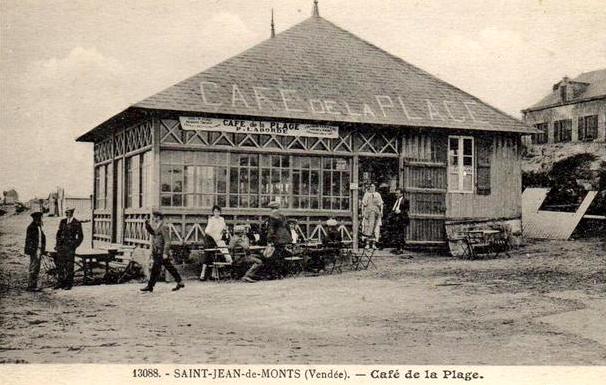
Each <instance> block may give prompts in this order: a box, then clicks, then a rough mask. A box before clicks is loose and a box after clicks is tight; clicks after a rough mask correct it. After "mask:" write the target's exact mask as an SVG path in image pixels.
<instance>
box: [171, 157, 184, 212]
mask: <svg viewBox="0 0 606 385" xmlns="http://www.w3.org/2000/svg"><path fill="white" fill-rule="evenodd" d="M171 170H172V171H171V173H172V191H173V192H182V191H183V170H182V169H181V167H174V166H173V168H172V169H171ZM173 203H174V202H173Z"/></svg>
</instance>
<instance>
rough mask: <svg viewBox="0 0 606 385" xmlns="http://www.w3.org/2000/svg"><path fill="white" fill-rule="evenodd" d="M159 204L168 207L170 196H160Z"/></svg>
mask: <svg viewBox="0 0 606 385" xmlns="http://www.w3.org/2000/svg"><path fill="white" fill-rule="evenodd" d="M160 204H161V205H162V206H170V194H162V196H161V198H160Z"/></svg>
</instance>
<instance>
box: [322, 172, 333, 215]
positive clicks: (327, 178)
mask: <svg viewBox="0 0 606 385" xmlns="http://www.w3.org/2000/svg"><path fill="white" fill-rule="evenodd" d="M323 179H324V180H323V183H322V187H323V190H322V195H331V194H330V187H331V186H330V171H324V178H323ZM324 208H326V207H324Z"/></svg>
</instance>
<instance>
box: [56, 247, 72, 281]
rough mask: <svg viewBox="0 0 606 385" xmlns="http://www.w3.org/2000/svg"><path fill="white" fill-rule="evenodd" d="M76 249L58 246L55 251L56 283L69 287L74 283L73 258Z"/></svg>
mask: <svg viewBox="0 0 606 385" xmlns="http://www.w3.org/2000/svg"><path fill="white" fill-rule="evenodd" d="M75 258H76V250H74V249H71V248H60V249H59V250H58V252H57V273H58V274H57V275H58V282H57V285H58V286H60V287H68V288H71V287H72V286H73V285H74V260H75Z"/></svg>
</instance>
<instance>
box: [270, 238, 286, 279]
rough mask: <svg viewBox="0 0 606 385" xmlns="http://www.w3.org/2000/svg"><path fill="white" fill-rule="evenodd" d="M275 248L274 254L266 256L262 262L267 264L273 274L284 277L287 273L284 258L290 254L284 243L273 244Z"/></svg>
mask: <svg viewBox="0 0 606 385" xmlns="http://www.w3.org/2000/svg"><path fill="white" fill-rule="evenodd" d="M275 248H276V249H275V251H274V254H273V255H272V256H271V257H269V258H267V260H266V262H265V263H264V264H266V265H268V267H269V270H270V271H271V272H272V274H273V275H276V276H279V277H284V276H286V275H287V274H288V265H287V264H286V261H285V260H284V258H286V257H289V256H290V255H291V254H290V252H289V251H288V250H287V249H286V245H275Z"/></svg>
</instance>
